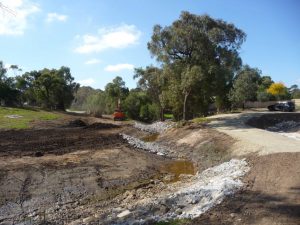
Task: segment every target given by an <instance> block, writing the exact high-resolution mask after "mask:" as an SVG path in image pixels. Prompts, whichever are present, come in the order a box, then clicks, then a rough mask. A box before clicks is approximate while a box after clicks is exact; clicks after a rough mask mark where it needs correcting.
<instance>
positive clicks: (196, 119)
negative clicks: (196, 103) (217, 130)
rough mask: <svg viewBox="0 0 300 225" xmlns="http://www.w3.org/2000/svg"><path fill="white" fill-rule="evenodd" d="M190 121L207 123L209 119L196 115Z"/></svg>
mask: <svg viewBox="0 0 300 225" xmlns="http://www.w3.org/2000/svg"><path fill="white" fill-rule="evenodd" d="M192 121H193V122H194V123H209V122H211V119H209V118H207V117H198V118H194V119H193V120H192Z"/></svg>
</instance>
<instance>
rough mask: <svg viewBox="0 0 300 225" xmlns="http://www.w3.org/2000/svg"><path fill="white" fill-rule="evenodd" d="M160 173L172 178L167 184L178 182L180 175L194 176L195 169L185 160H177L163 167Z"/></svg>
mask: <svg viewBox="0 0 300 225" xmlns="http://www.w3.org/2000/svg"><path fill="white" fill-rule="evenodd" d="M162 171H163V172H164V173H168V174H171V175H172V178H171V179H170V180H168V182H176V181H179V180H180V175H181V174H189V175H195V174H196V169H195V167H194V164H193V163H192V162H190V161H186V160H178V161H173V162H169V163H167V164H166V165H164V166H163V168H162Z"/></svg>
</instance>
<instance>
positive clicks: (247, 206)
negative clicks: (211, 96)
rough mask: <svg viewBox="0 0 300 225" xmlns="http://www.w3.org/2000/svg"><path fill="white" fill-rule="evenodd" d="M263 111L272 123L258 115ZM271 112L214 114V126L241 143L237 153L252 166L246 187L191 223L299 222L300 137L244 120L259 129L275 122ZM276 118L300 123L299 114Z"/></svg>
mask: <svg viewBox="0 0 300 225" xmlns="http://www.w3.org/2000/svg"><path fill="white" fill-rule="evenodd" d="M261 115H264V116H265V117H267V118H268V120H269V122H266V121H265V120H264V121H262V120H261V119H259V118H258V119H255V117H259V116H261ZM269 115H270V114H268V113H267V114H266V113H253V112H250V113H244V114H236V115H226V116H216V117H215V118H217V120H216V121H214V122H213V123H211V124H210V127H213V128H215V129H217V130H219V131H220V132H224V133H226V134H228V135H230V136H232V137H234V138H235V139H236V140H237V141H236V142H235V144H234V146H233V153H232V154H233V155H238V156H240V157H241V156H242V157H243V156H246V157H248V159H249V160H250V162H251V164H252V168H251V170H250V172H249V174H248V175H247V176H246V177H245V179H244V182H245V183H246V184H247V185H246V186H245V188H244V189H243V191H241V192H240V193H238V194H236V195H235V196H234V197H232V198H229V199H227V200H226V201H224V202H223V203H222V204H221V205H219V206H217V207H216V208H214V209H212V210H211V211H210V212H209V213H207V214H204V215H202V216H201V217H200V218H198V219H196V220H194V221H192V222H191V224H226V225H227V224H228V225H229V224H249V225H250V224H251V225H252V224H260V225H265V224H268V225H269V224H276V225H277V224H281V225H286V224H299V223H300V141H298V140H294V139H291V138H288V137H285V136H281V135H279V134H278V133H276V132H269V131H266V130H263V129H257V128H254V127H250V126H249V125H246V124H245V122H246V121H247V120H248V119H249V118H252V121H251V123H252V125H255V126H257V127H260V128H265V127H266V126H270V125H274V121H273V123H272V121H271V120H270V118H272V117H271V116H269ZM295 117H296V119H295ZM253 118H254V119H253ZM274 118H276V119H277V120H278V118H279V120H278V121H277V122H279V121H282V120H286V121H288V120H293V121H299V119H300V115H299V114H290V115H283V114H275V115H274ZM276 119H275V120H276ZM255 120H256V121H257V122H258V123H255ZM251 123H250V124H251ZM264 123H265V124H264ZM266 123H269V124H266ZM256 154H258V155H256ZM259 155H262V156H259Z"/></svg>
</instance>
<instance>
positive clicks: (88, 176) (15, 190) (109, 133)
mask: <svg viewBox="0 0 300 225" xmlns="http://www.w3.org/2000/svg"><path fill="white" fill-rule="evenodd" d="M288 116H290V118H292V117H293V118H292V119H287V120H288V122H289V121H291V120H293V121H295V123H298V122H299V120H297V119H295V118H294V117H297V118H299V114H295V115H293V114H289V115H288ZM286 118H287V116H284V114H280V113H279V114H273V116H270V115H269V114H266V115H265V114H260V113H249V114H247V113H245V114H241V115H229V116H224V117H218V118H216V119H214V118H212V122H211V123H210V124H208V125H205V124H195V123H191V124H188V125H186V126H184V127H180V128H170V129H168V131H167V132H163V133H161V134H159V133H154V132H150V133H149V132H147V131H146V130H144V131H142V130H140V129H137V128H136V127H134V126H133V124H132V123H130V122H114V121H112V120H111V119H97V118H92V117H87V116H77V115H65V116H64V117H63V119H59V120H55V121H44V122H34V123H33V124H32V128H31V129H27V130H2V131H0V225H4V224H24V225H25V224H53V225H54V224H70V225H76V224H78V225H79V224H115V223H117V222H118V221H121V222H120V223H118V224H131V222H128V221H126V218H134V219H138V217H145V216H147V215H145V213H147V211H143V210H141V208H139V209H140V211H136V212H133V211H132V212H129V211H128V210H124V209H126V208H129V209H132V208H134V207H139V206H138V204H139V202H144V200H147V199H149V198H152V197H154V196H156V195H162V194H163V193H164V192H167V190H168V189H169V188H170V187H171V189H170V190H172V188H175V189H176V187H180V186H184V185H186V184H188V183H189V182H191V179H193V177H197V176H198V174H200V173H201V172H202V171H204V170H205V169H207V168H210V167H213V166H217V165H220V164H221V163H223V162H228V161H229V160H230V159H231V158H240V159H241V158H247V162H248V164H249V166H250V168H251V169H250V172H248V173H247V174H246V176H245V177H244V178H243V183H244V186H243V188H242V189H240V190H239V191H238V192H237V193H236V194H235V195H234V196H231V197H227V198H226V199H225V200H224V201H223V202H221V204H219V205H217V206H215V207H213V208H211V209H210V210H209V211H208V212H206V213H204V214H202V215H201V216H200V217H197V218H194V219H189V220H185V222H182V224H205V225H207V224H228V225H229V224H241V225H242V224H249V225H250V224H262V225H263V224H282V225H283V224H299V221H300V192H299V187H300V142H299V145H298V141H299V140H297V139H295V138H294V139H291V138H290V137H287V136H282V135H278V134H277V133H278V132H274V131H272V132H271V131H268V128H269V127H274V126H276V124H280V123H282V122H284V124H283V125H284V126H283V125H282V126H281V127H286V125H287V124H290V123H286V122H287V121H285V119H286ZM249 119H250V120H249ZM214 120H215V121H214ZM296 120H297V121H296ZM293 124H294V123H293ZM253 127H254V128H253ZM257 128H259V129H257ZM262 129H267V130H262ZM295 129H296V128H295V127H293V132H297V131H295ZM280 132H281V131H280ZM287 132H289V131H287ZM120 134H122V135H123V136H124V135H127V136H130V137H133V138H136V139H139V140H143V141H144V142H146V143H153V144H154V145H151V144H150V145H149V146H150V147H151V146H152V147H153V146H154V147H155V148H157V149H158V151H159V149H160V148H162V149H163V150H164V151H165V152H166V154H164V155H159V154H157V153H158V152H152V153H151V152H149V151H147V148H145V149H141V148H136V147H134V146H132V145H129V144H128V143H127V141H126V140H124V139H123V138H122V135H120ZM280 144H281V145H280ZM157 146H159V147H157ZM274 146H275V147H274ZM276 146H278V147H276ZM284 146H286V148H285V147H284ZM259 151H261V152H263V154H260V153H259ZM196 172H198V173H197V175H196V176H194V175H195V174H196ZM200 178H201V176H200ZM175 189H174V190H175ZM176 190H177V189H176ZM208 197H210V196H208ZM192 204H194V203H192ZM172 207H173V205H168V204H160V205H153V206H151V207H150V208H149V209H148V210H150V211H151V214H153V215H154V216H155V215H165V214H168V213H169V210H170V208H172ZM184 207H185V206H180V208H182V209H183V208H184ZM180 208H179V210H180ZM150 211H148V212H149V213H150ZM134 213H137V214H134ZM112 215H117V216H116V218H117V220H115V219H114V217H112ZM135 217H136V218H135ZM119 219H120V220H119ZM122 221H123V222H122ZM126 222H127V223H126ZM154 223H155V220H149V221H148V222H146V223H145V222H144V224H154ZM137 224H139V223H137ZM171 224H172V223H171Z"/></svg>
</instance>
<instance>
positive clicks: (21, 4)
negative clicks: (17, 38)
mask: <svg viewBox="0 0 300 225" xmlns="http://www.w3.org/2000/svg"><path fill="white" fill-rule="evenodd" d="M0 4H1V9H0V10H1V14H0V20H1V22H0V35H22V34H24V31H25V30H26V29H27V27H28V20H29V18H30V16H31V15H32V14H34V13H36V12H38V11H39V10H40V9H39V7H38V6H37V5H36V4H34V3H33V2H31V1H30V0H1V3H0Z"/></svg>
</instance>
